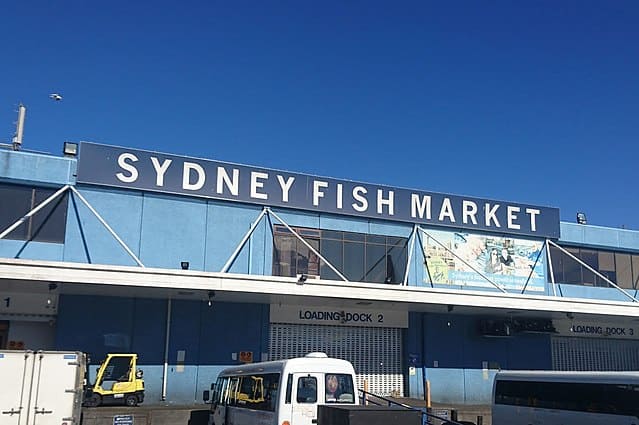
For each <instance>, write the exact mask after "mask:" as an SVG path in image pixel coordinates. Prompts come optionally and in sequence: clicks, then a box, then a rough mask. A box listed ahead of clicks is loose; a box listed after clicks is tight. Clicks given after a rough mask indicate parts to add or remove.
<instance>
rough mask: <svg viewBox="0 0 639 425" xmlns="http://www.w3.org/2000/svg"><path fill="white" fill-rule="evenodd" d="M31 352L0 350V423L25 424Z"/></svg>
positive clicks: (31, 360) (29, 384)
mask: <svg viewBox="0 0 639 425" xmlns="http://www.w3.org/2000/svg"><path fill="white" fill-rule="evenodd" d="M32 375H33V352H31V351H4V352H2V351H0V376H1V377H2V379H1V380H0V425H26V424H27V419H28V412H29V393H30V391H31V376H32Z"/></svg>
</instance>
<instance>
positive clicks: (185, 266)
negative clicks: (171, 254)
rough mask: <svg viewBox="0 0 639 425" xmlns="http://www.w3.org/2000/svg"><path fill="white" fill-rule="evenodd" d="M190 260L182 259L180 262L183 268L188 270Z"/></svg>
mask: <svg viewBox="0 0 639 425" xmlns="http://www.w3.org/2000/svg"><path fill="white" fill-rule="evenodd" d="M189 266H190V264H189V262H188V261H182V262H180V267H182V270H188V269H189Z"/></svg>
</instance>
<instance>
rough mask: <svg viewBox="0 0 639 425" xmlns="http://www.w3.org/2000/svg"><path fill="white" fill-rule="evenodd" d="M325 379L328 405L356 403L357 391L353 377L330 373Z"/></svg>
mask: <svg viewBox="0 0 639 425" xmlns="http://www.w3.org/2000/svg"><path fill="white" fill-rule="evenodd" d="M325 379H326V383H325V385H324V388H325V389H326V398H325V400H326V403H355V390H354V389H353V378H352V376H351V375H347V374H343V373H333V374H331V373H329V374H327V375H326V378H325Z"/></svg>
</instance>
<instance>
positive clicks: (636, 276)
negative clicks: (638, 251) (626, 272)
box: [632, 255, 639, 289]
mask: <svg viewBox="0 0 639 425" xmlns="http://www.w3.org/2000/svg"><path fill="white" fill-rule="evenodd" d="M632 281H633V282H634V289H639V255H633V256H632Z"/></svg>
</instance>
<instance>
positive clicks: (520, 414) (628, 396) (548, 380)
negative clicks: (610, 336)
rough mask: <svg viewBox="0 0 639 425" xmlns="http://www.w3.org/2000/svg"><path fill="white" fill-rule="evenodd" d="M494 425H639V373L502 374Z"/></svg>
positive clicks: (495, 392)
mask: <svg viewBox="0 0 639 425" xmlns="http://www.w3.org/2000/svg"><path fill="white" fill-rule="evenodd" d="M492 423H493V425H519V424H521V425H530V424H536V425H537V424H538V425H567V424H579V425H603V424H605V425H639V372H555V371H507V372H498V373H497V375H496V376H495V382H494V384H493V403H492Z"/></svg>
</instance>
